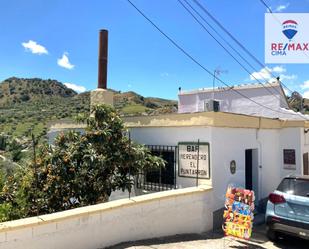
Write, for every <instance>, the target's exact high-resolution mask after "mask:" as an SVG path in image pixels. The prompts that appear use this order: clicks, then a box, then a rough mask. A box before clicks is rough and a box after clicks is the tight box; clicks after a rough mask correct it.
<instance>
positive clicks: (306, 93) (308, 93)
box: [302, 91, 309, 99]
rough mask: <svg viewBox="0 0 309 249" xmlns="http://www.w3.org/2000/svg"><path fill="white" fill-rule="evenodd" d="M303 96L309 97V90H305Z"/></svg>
mask: <svg viewBox="0 0 309 249" xmlns="http://www.w3.org/2000/svg"><path fill="white" fill-rule="evenodd" d="M302 96H303V98H306V99H309V91H305V92H304V93H303V95H302Z"/></svg>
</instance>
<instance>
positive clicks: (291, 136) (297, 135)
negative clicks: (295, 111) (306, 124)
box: [280, 128, 303, 177]
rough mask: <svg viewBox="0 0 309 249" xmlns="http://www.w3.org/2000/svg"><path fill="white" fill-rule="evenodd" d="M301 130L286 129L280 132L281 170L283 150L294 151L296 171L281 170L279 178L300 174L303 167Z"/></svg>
mask: <svg viewBox="0 0 309 249" xmlns="http://www.w3.org/2000/svg"><path fill="white" fill-rule="evenodd" d="M301 131H302V129H301V128H286V129H282V130H281V132H280V148H281V158H280V162H281V165H282V168H283V149H295V154H296V170H287V169H282V170H281V177H284V176H286V175H289V174H298V175H299V174H301V173H302V165H303V138H302V132H301Z"/></svg>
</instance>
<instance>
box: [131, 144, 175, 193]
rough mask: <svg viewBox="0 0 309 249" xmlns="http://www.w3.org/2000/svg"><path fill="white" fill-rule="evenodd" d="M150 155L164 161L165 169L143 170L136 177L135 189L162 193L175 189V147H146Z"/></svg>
mask: <svg viewBox="0 0 309 249" xmlns="http://www.w3.org/2000/svg"><path fill="white" fill-rule="evenodd" d="M146 147H148V148H149V150H150V151H151V153H152V154H153V155H155V156H160V157H161V158H163V159H164V160H165V161H166V164H165V167H164V168H160V169H155V170H145V171H143V172H140V173H139V174H138V176H137V181H136V183H137V184H136V185H137V188H140V189H144V190H147V191H164V190H169V189H174V188H176V151H177V146H166V145H146Z"/></svg>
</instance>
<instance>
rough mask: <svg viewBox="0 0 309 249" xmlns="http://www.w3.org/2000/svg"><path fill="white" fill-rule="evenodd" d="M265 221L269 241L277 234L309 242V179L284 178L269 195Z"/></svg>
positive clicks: (304, 177) (301, 177) (303, 177)
mask: <svg viewBox="0 0 309 249" xmlns="http://www.w3.org/2000/svg"><path fill="white" fill-rule="evenodd" d="M265 220H266V225H267V235H268V237H269V238H270V239H271V240H275V239H277V236H278V233H283V234H289V235H293V236H297V237H300V238H303V239H307V240H309V177H307V176H288V177H285V178H284V179H283V180H282V181H281V183H280V184H279V186H278V188H277V190H275V191H274V192H273V193H271V194H270V195H269V198H268V202H267V207H266V216H265Z"/></svg>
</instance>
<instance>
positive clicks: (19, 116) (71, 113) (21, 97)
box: [0, 77, 177, 137]
mask: <svg viewBox="0 0 309 249" xmlns="http://www.w3.org/2000/svg"><path fill="white" fill-rule="evenodd" d="M112 91H113V92H114V105H115V108H116V109H117V110H118V111H119V113H120V115H122V116H127V115H156V114H162V113H171V112H175V111H177V102H176V101H174V100H166V99H160V98H152V97H150V98H146V97H143V96H141V95H139V94H137V93H135V92H132V91H130V92H124V93H122V92H120V91H115V90H112ZM89 109H90V92H84V93H80V94H77V93H76V92H75V91H74V90H72V89H70V88H67V87H66V86H65V85H63V84H62V83H61V82H59V81H57V80H50V79H48V80H43V79H39V78H33V79H25V78H16V77H12V78H9V79H6V80H4V81H3V82H1V83H0V134H1V133H4V134H8V135H14V136H17V137H21V136H26V137H29V136H30V135H31V133H34V134H35V135H36V136H44V135H45V134H46V131H47V127H48V124H49V123H51V122H56V121H57V122H59V120H60V121H61V120H72V119H73V118H74V117H75V116H77V114H80V113H89V111H90V110H89Z"/></svg>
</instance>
